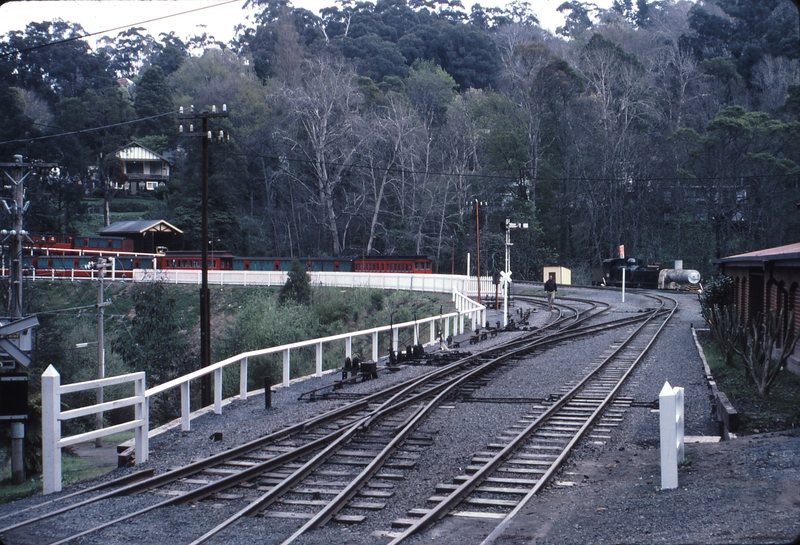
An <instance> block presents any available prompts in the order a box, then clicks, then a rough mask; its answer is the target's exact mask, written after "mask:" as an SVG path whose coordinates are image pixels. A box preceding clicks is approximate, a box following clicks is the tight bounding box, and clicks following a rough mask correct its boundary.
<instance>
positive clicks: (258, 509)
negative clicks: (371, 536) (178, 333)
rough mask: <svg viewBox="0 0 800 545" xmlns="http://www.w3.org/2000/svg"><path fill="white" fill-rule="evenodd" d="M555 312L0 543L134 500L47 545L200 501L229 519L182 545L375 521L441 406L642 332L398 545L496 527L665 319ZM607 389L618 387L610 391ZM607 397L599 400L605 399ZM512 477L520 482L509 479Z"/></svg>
mask: <svg viewBox="0 0 800 545" xmlns="http://www.w3.org/2000/svg"><path fill="white" fill-rule="evenodd" d="M560 303H561V306H562V310H561V312H560V313H559V315H558V316H557V318H555V319H554V320H553V321H552V322H551V323H550V324H549V326H548V327H547V328H541V329H539V330H537V331H534V332H531V333H527V334H525V335H523V336H521V337H519V338H516V339H513V340H511V341H508V342H506V343H503V344H502V345H498V346H496V347H493V348H490V349H488V350H484V351H482V352H479V353H476V354H473V355H471V356H469V357H466V358H463V359H461V360H459V361H457V362H454V363H452V364H449V365H446V366H443V367H441V368H439V369H436V370H434V371H432V372H430V373H427V374H425V375H423V376H422V377H418V378H416V379H412V380H408V381H405V382H402V383H400V384H397V385H395V386H393V387H391V388H388V389H386V390H383V391H381V392H377V393H375V394H372V395H369V396H365V397H364V398H363V399H360V400H357V401H354V402H351V403H347V404H346V405H343V406H342V407H339V408H338V409H336V410H334V411H330V412H328V413H325V414H323V415H320V416H318V417H315V418H313V419H310V420H308V421H305V422H300V423H298V424H295V425H292V426H289V427H287V428H285V429H283V430H280V431H278V432H275V433H273V434H270V435H268V436H265V437H263V438H260V439H258V440H257V441H253V442H251V443H248V444H246V445H242V446H240V447H237V448H235V449H231V450H229V451H225V452H223V453H220V454H217V455H215V456H211V457H209V458H207V459H204V460H201V461H198V462H196V463H194V464H189V465H187V466H184V467H182V468H178V469H175V470H172V471H169V472H166V473H163V474H161V475H157V476H153V477H149V478H143V479H141V480H139V481H137V482H134V483H119V486H117V487H116V488H113V489H112V490H110V491H106V492H100V493H99V494H96V495H93V496H91V497H89V498H87V499H85V500H82V501H80V500H79V501H75V502H74V503H72V504H70V505H68V506H65V507H62V508H60V509H58V508H57V509H52V510H51V511H49V512H48V513H46V514H44V515H41V516H39V517H34V518H31V519H28V520H25V521H21V522H17V523H15V524H12V525H10V526H7V527H5V528H1V529H0V537H2V538H4V539H5V538H7V537H8V536H13V535H14V533H15V532H20V531H24V529H25V528H26V527H29V526H30V525H31V524H35V523H40V522H41V521H44V520H48V519H53V518H54V517H57V516H59V515H61V514H63V513H66V512H67V511H72V510H76V509H81V508H83V507H85V506H88V505H91V504H94V503H97V502H102V501H106V500H109V499H111V498H117V497H121V496H129V495H134V494H135V495H139V496H142V497H147V498H150V501H149V502H147V503H148V504H147V505H146V506H144V507H141V508H140V509H137V510H133V511H131V512H129V513H126V514H124V515H122V516H118V517H116V518H113V519H110V520H107V521H104V522H102V523H100V524H94V525H91V524H87V525H86V526H85V527H84V528H82V529H79V530H78V531H72V533H69V535H66V533H65V534H61V535H60V536H59V537H56V538H54V539H53V540H52V541H50V543H69V542H71V541H73V540H77V539H79V538H81V537H84V536H87V535H89V534H92V533H95V532H98V531H100V530H103V529H105V528H109V527H111V526H113V525H115V524H119V523H121V522H123V521H128V520H132V519H136V518H137V517H142V516H143V515H145V514H146V513H150V512H153V511H157V510H159V509H163V508H166V507H170V506H176V505H185V504H198V502H202V500H207V499H213V500H214V501H215V502H225V504H226V509H225V512H226V513H228V515H227V516H226V517H225V518H224V520H222V521H220V522H218V523H215V524H214V525H213V527H211V528H209V529H208V530H206V531H205V533H203V534H202V535H201V536H199V537H197V538H194V541H191V543H204V542H206V541H207V540H209V539H211V538H213V537H214V536H216V535H218V534H219V533H221V532H223V531H225V530H226V529H227V528H229V527H232V526H233V525H235V524H236V523H237V521H239V520H241V519H242V518H244V517H252V516H259V517H281V518H292V519H295V520H297V521H298V524H297V527H296V529H295V531H294V533H287V534H286V535H284V536H281V537H279V536H275V537H276V542H280V543H291V542H292V541H294V540H295V539H297V538H298V537H299V536H301V535H303V534H304V533H305V532H308V531H310V530H313V529H316V528H319V527H321V526H324V525H325V524H327V523H328V522H329V521H331V520H336V521H338V522H343V523H357V522H360V521H361V520H363V519H364V517H365V516H366V515H364V514H358V513H364V512H367V513H368V512H369V511H373V510H380V509H382V508H383V506H384V505H385V502H386V500H387V499H389V498H391V496H392V493H393V487H394V483H395V482H397V481H398V480H402V479H406V478H408V474H407V473H408V471H409V470H410V469H412V468H413V466H414V463H415V461H416V459H417V458H418V457H419V456H420V454H421V453H424V450H425V447H426V446H427V445H428V444H429V442H430V441H431V438H430V437H426V436H425V435H424V434H420V433H418V432H417V431H416V430H417V429H418V427H419V425H420V423H421V422H423V421H424V420H425V419H426V418H428V417H429V416H430V414H432V412H433V411H435V410H436V408H437V407H439V406H440V404H441V403H442V402H443V401H445V400H448V399H453V398H454V397H456V396H457V395H459V394H460V395H463V394H464V392H465V391H469V390H474V389H475V388H477V387H480V383H481V382H482V381H487V380H489V379H490V377H491V374H492V373H493V372H495V371H497V370H498V369H499V368H500V367H501V366H502V365H504V364H506V363H508V362H510V361H514V360H517V359H519V358H522V357H525V356H526V355H529V354H531V353H534V352H536V351H538V350H542V349H543V348H544V347H546V346H547V345H549V344H553V343H558V342H564V341H565V340H570V339H574V338H577V337H579V336H582V335H592V334H594V333H597V332H599V331H603V330H605V329H607V328H609V327H616V328H618V327H629V326H631V324H634V323H636V322H642V326H641V328H639V329H637V331H639V333H637V334H635V335H632V336H631V337H630V338H629V341H626V343H625V345H624V346H621V347H620V349H619V350H617V351H615V355H614V356H609V357H608V358H607V360H608V361H606V362H603V363H602V364H601V365H599V366H598V368H597V370H596V371H594V372H593V373H592V374H591V376H592V377H593V378H591V379H590V378H589V377H587V378H586V379H584V380H582V381H581V382H580V384H577V385H575V386H570V388H569V391H568V392H566V393H565V394H564V395H563V396H561V398H560V399H558V400H556V401H554V402H547V403H543V404H541V405H537V406H535V407H533V408H532V410H531V411H529V412H528V413H527V414H525V415H524V418H522V419H521V420H520V423H519V424H518V425H519V426H524V427H523V429H521V430H516V431H515V437H514V438H513V439H509V442H508V444H507V445H505V446H503V447H502V448H498V445H494V444H490V445H487V451H486V452H485V453H476V456H475V458H474V460H473V462H474V465H475V467H474V468H472V469H471V470H470V471H474V472H473V474H472V475H468V476H457V477H456V479H455V481H454V484H452V485H441V486H440V488H439V490H440V492H442V493H443V494H444V493H447V495H446V496H442V497H434V498H433V502H434V503H437V505H436V506H435V507H434V508H432V509H426V510H425V512H424V513H423V512H421V511H419V512H417V513H415V514H416V515H417V516H419V515H421V516H419V518H418V519H417V520H414V521H413V522H411V523H410V524H408V529H407V530H406V531H405V532H403V533H402V534H400V535H398V536H397V537H396V539H395V542H397V541H400V540H402V539H404V538H405V537H407V536H409V535H412V534H414V533H416V532H419V531H422V530H424V528H426V527H427V526H429V525H430V524H432V523H433V522H435V520H438V519H439V518H441V517H443V516H445V515H447V514H448V513H451V512H454V511H455V512H456V513H458V512H460V511H464V512H467V511H466V510H465V509H464V508H463V507H459V506H460V505H465V506H466V505H468V506H470V507H469V509H470V510H471V511H469V512H471V513H473V515H474V513H477V512H478V511H475V510H474V509H475V508H474V506H475V505H479V506H482V507H481V508H480V509H481V511H480V512H485V513H491V515H488V514H487V515H485V516H486V517H488V518H493V519H498V518H500V519H502V517H499V515H498V513H500V514H502V513H503V512H505V514H503V517H506V516H512V515H513V509H514V506H520V505H523V504H524V503H525V501H527V498H528V497H529V496H530V495H532V494H535V492H536V490H538V489H539V488H541V486H544V484H545V483H546V482H547V480H548V479H549V477H550V476H551V475H552V473H553V472H554V471H556V469H557V468H558V465H560V462H561V461H563V459H564V458H565V457H566V456H567V455H568V449H566V450H564V449H562V450H561V451H560V454H558V455H555V458H553V456H554V449H555V448H562V447H561V444H560V443H561V441H563V438H562V437H561V436H562V435H565V434H566V433H567V432H570V433H571V432H572V430H574V429H576V426H578V427H577V429H578V430H583V431H579V434H578V436H577V438H576V439H574V440H573V441H568V442H567V443H568V444H574V443H575V442H577V441H578V440H579V439H580V437H582V436H583V435H584V434H585V430H586V429H588V428H589V427H590V426H592V425H593V423H594V422H595V421H596V419H597V417H598V415H599V414H600V413H602V412H603V410H604V409H605V408H606V407H607V405H608V403H610V401H609V400H611V399H613V397H614V393H615V392H616V389H617V388H618V387H619V386H618V384H621V382H622V381H623V380H624V377H618V375H620V373H622V371H620V370H619V369H618V366H619V364H613V363H611V362H612V361H622V360H626V361H627V360H628V359H630V358H631V357H632V356H631V354H632V353H633V352H631V351H635V350H637V349H636V348H634V346H635V345H636V342H637V341H634V340H633V339H635V338H641V337H642V336H645V337H646V336H647V335H648V333H647V331H649V328H652V327H653V325H652V324H653V323H654V322H657V321H659V320H663V321H665V320H666V319H668V318H666V316H667V313H665V312H663V311H661V310H653V311H652V312H649V313H646V315H645V314H644V313H643V314H641V315H636V316H632V317H627V318H624V319H621V320H612V321H607V322H605V323H604V324H591V323H590V322H591V321H592V319H593V318H596V317H597V316H598V315H600V314H602V313H603V312H604V311H605V310H607V308H608V307H607V306H603V305H597V304H596V303H594V302H591V301H586V300H565V301H560ZM653 336H654V335H653ZM626 347H627V348H626ZM625 354H627V356H626V355H625ZM634 365H635V364H634ZM602 369H605V371H603V370H602ZM629 372H630V371H628V373H629ZM625 376H627V375H625ZM612 382H613V383H614V384H617V386H616V387H614V386H610V385H611V384H612ZM476 384H477V386H476ZM604 388H606V389H608V392H607V393H606V390H604ZM601 398H602V399H601ZM590 409H591V410H590ZM579 419H580V420H579ZM578 424H580V425H578ZM517 431H518V433H517ZM540 443H541V444H540ZM537 445H538V446H537ZM545 447H546V448H545ZM570 448H571V447H570ZM556 462H557V463H556ZM545 464H551V465H550V466H545ZM520 474H523V475H527V477H525V478H521V477H518V475H520ZM507 475H517V477H508V476H507ZM532 477H535V478H532ZM510 478H512V479H513V478H516V480H517V481H519V482H517V483H516V484H514V485H513V486H510V483H508V482H507V480H508V479H510ZM498 479H499V480H498ZM461 481H463V482H461ZM113 486H114V485H112V487H113ZM454 486H455V488H453V487H454ZM512 488H513V491H512V490H511V489H512ZM92 492H95V491H92ZM92 492H89V494H91V493H92ZM487 493H488V494H490V495H495V496H497V495H499V496H500V497H496V498H493V499H492V502H488V503H487V501H486V498H485V497H482V496H481V495H482V494H484V495H485V494H487ZM512 504H513V505H512ZM51 505H54V504H51ZM198 505H202V503H200V504H198ZM474 516H476V515H474ZM88 522H89V521H87V523H88ZM190 539H192V538H190ZM12 543H13V541H12Z"/></svg>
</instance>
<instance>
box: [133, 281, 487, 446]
mask: <svg viewBox="0 0 800 545" xmlns="http://www.w3.org/2000/svg"><path fill="white" fill-rule="evenodd" d="M452 297H453V302H454V303H455V305H456V312H450V313H448V314H442V315H438V316H431V317H428V318H422V319H418V320H414V321H409V322H403V323H400V324H391V325H386V326H380V327H373V328H371V329H365V330H361V331H354V332H350V333H341V334H339V335H331V336H328V337H322V338H319V339H311V340H308V341H299V342H294V343H289V344H284V345H280V346H273V347H270V348H262V349H260V350H251V351H249V352H243V353H241V354H237V355H235V356H231V357H229V358H227V359H224V360H221V361H218V362H216V363H213V364H211V365H209V366H208V367H204V368H202V369H198V370H196V371H192V372H191V373H188V374H186V375H183V376H182V377H178V378H175V379H173V380H170V381H168V382H165V383H163V384H159V385H157V386H154V387H152V388H149V389H148V390H147V391H146V392H145V397H146V398H147V402H148V404H149V403H150V399H151V398H152V397H153V396H156V395H158V394H161V393H163V392H166V391H168V390H171V389H173V388H177V387H180V388H181V429H182V430H183V431H189V430H191V412H190V403H189V395H190V387H189V385H190V383H191V381H193V380H197V379H199V378H201V377H203V376H205V375H209V374H212V373H213V375H214V413H215V414H222V370H223V369H224V368H226V367H228V366H229V365H233V364H236V363H239V365H240V375H239V398H240V399H243V400H244V399H247V382H248V381H247V378H248V377H247V370H248V365H247V364H248V359H249V358H253V357H257V356H264V355H268V354H279V353H280V354H283V378H282V381H281V384H282V385H283V386H284V387H287V386H289V384H290V382H291V351H292V350H297V349H299V348H304V347H308V346H314V347H316V371H315V374H314V376H317V377H320V376H322V361H323V358H322V355H323V347H324V345H326V344H330V343H332V342H336V341H341V340H344V341H345V357H348V358H349V357H351V356H352V351H351V350H352V341H353V339H354V338H357V337H366V336H369V337H371V340H372V359H373V360H374V361H378V359H379V357H380V354H379V347H378V333H380V332H385V331H392V333H393V335H392V350H393V351H395V352H396V351H397V350H398V339H399V331H400V330H402V329H406V328H413V335H414V340H415V342H421V341H420V336H419V331H420V328H421V327H424V326H426V325H427V326H428V328H429V330H430V341H429V342H427V343H422V344H426V345H430V344H433V343H435V342H437V339H436V334H435V327H434V324H435V323H436V322H439V323H440V327H441V336H442V338H447V337H449V336H450V331H451V327H452V331H453V333H454V334H456V335H459V334H463V333H464V317H465V316H468V317H469V318H470V319H471V320H472V324H473V329H474V327H475V324H483V323H485V316H486V307H485V306H483V305H479V304H478V303H476V302H475V301H472V300H471V299H469V298H468V297H465V296H464V295H462V294H461V293H459V292H457V291H453V294H452ZM451 322H452V325H451Z"/></svg>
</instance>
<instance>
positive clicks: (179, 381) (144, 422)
mask: <svg viewBox="0 0 800 545" xmlns="http://www.w3.org/2000/svg"><path fill="white" fill-rule="evenodd" d="M376 276H377V275H376ZM428 276H430V275H428ZM452 300H453V303H454V305H455V307H456V311H455V312H450V313H448V314H441V315H438V316H431V317H428V318H422V319H418V320H414V321H411V322H403V323H399V324H390V325H386V326H381V327H376V328H372V329H366V330H362V331H355V332H352V333H342V334H340V335H332V336H329V337H323V338H320V339H312V340H308V341H301V342H296V343H291V344H286V345H281V346H274V347H270V348H264V349H261V350H253V351H250V352H244V353H242V354H238V355H236V356H232V357H230V358H227V359H225V360H222V361H219V362H216V363H214V364H212V365H210V366H208V367H204V368H202V369H199V370H197V371H194V372H192V373H189V374H187V375H184V376H182V377H178V378H176V379H174V380H171V381H169V382H166V383H164V384H159V385H157V386H154V387H153V388H149V389H147V390H145V374H144V373H143V372H142V373H131V374H128V375H121V376H119V377H112V378H106V379H102V380H92V381H87V382H80V383H76V384H69V385H64V386H62V385H61V382H60V381H61V377H60V375H59V374H58V372H57V371H56V370H55V368H53V366H52V365H51V366H49V367H48V368H47V370H46V371H45V372H44V373H43V374H42V435H43V449H42V454H43V459H44V493H45V494H49V493H52V492H58V491H60V490H61V448H62V447H65V446H69V445H74V444H76V443H82V442H84V441H89V440H91V439H96V438H98V437H104V436H106V435H110V434H112V433H118V432H121V431H126V430H130V429H135V430H136V435H135V448H136V463H137V464H140V463H144V462H146V461H147V458H148V432H149V429H150V424H149V413H150V400H151V398H153V397H154V396H157V395H159V394H163V393H164V392H166V391H168V390H172V389H173V388H180V390H181V404H180V405H181V429H182V430H184V431H189V430H190V429H191V418H192V412H191V407H190V398H191V396H190V393H191V382H192V381H193V380H197V379H199V378H201V377H203V376H205V375H208V374H213V377H214V413H215V414H221V413H222V385H223V370H224V369H225V368H227V367H229V366H233V365H237V364H238V366H239V398H240V399H247V393H248V392H247V383H248V360H249V359H250V358H253V357H257V356H263V355H267V354H282V355H283V380H282V384H283V385H284V386H289V383H290V380H291V351H292V350H297V349H300V348H304V347H308V346H314V347H315V348H316V369H315V376H322V364H323V355H324V349H325V347H326V345H330V344H331V343H335V342H340V341H344V343H345V355H346V357H351V356H352V344H353V339H355V338H358V337H370V338H371V344H372V359H373V360H374V361H378V359H379V357H380V354H379V345H378V334H379V333H381V332H386V331H389V332H391V335H392V350H393V351H395V352H397V351H398V348H399V339H400V331H401V330H404V329H406V330H408V329H411V331H412V334H413V344H415V345H416V344H434V343H437V342H438V337H439V336H441V338H442V339H445V338H447V337H449V336H450V335H460V334H463V333H464V330H465V329H464V326H465V324H464V321H465V318H467V319H469V320H470V327H471V329H475V328H476V327H477V326H479V325H480V326H483V325H484V324H485V323H486V307H485V306H483V305H480V304H478V303H476V302H475V301H473V300H471V299H470V298H469V297H467V296H465V295H463V294H461V293H459V292H458V291H455V290H454V291H453V292H452ZM437 326H438V328H437ZM425 327H427V328H428V330H429V339H428V342H425V341H423V340H422V338H421V335H420V333H421V331H423V330H424V328H425ZM437 329H438V331H437ZM131 381H135V388H136V395H135V396H134V397H131V398H125V399H121V400H118V401H110V402H107V403H102V404H98V405H91V406H88V407H83V408H80V409H74V410H70V411H63V412H62V411H61V410H60V407H61V395H62V394H65V393H70V392H78V391H83V390H90V389H96V388H99V387H105V386H111V385H114V384H121V383H124V382H131ZM130 405H134V406H135V410H136V413H135V419H134V420H133V421H130V422H126V423H123V424H118V425H116V426H111V427H108V428H104V429H102V430H96V431H93V432H88V433H84V434H80V435H76V436H73V437H69V438H61V421H62V420H67V419H70V418H77V417H79V416H86V415H89V414H96V413H99V412H103V411H107V410H111V409H117V408H120V407H126V406H130Z"/></svg>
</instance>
